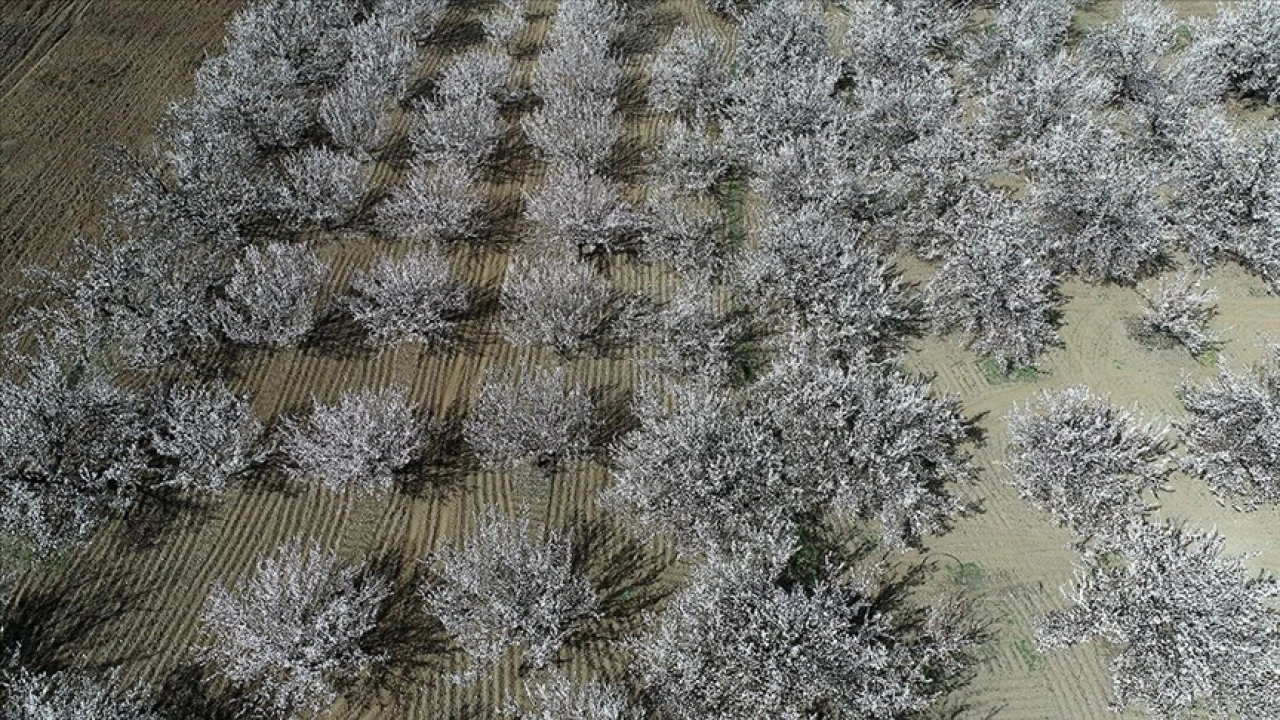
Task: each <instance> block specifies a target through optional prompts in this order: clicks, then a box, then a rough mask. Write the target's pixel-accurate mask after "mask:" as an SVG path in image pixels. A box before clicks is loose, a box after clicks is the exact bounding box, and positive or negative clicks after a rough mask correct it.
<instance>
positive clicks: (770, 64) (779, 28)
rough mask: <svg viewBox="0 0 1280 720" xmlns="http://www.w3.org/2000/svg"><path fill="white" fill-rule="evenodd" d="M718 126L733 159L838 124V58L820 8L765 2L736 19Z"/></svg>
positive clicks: (790, 0)
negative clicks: (734, 155)
mask: <svg viewBox="0 0 1280 720" xmlns="http://www.w3.org/2000/svg"><path fill="white" fill-rule="evenodd" d="M734 64H735V66H736V68H737V72H736V73H734V74H733V76H732V77H731V79H730V83H729V98H730V99H729V102H728V106H727V108H726V110H725V116H724V120H723V129H724V133H725V137H726V139H727V142H728V145H729V146H730V147H731V148H733V149H734V150H735V152H736V153H737V155H738V156H739V157H743V158H745V157H752V156H755V155H756V154H762V155H767V154H768V153H770V152H772V151H773V150H774V148H776V147H777V145H778V144H779V143H781V142H783V141H784V140H786V139H788V138H795V137H800V136H803V135H808V134H811V133H814V132H816V131H818V130H819V129H820V128H823V127H826V126H829V125H831V124H838V123H839V122H840V120H839V118H840V116H841V115H842V114H843V109H842V108H841V107H840V105H839V102H838V101H837V100H836V98H835V88H836V83H837V81H838V80H839V79H840V60H839V59H838V58H837V57H836V56H835V55H834V54H833V53H832V52H831V44H830V42H829V40H828V27H827V23H826V20H825V18H824V16H823V14H822V8H821V6H820V5H819V4H818V3H816V2H811V1H809V0H769V1H768V2H763V3H759V4H757V5H756V6H754V7H753V8H751V10H750V11H749V12H747V13H746V14H745V15H744V16H743V18H742V24H741V28H740V31H739V33H738V42H737V47H736V50H735V56H734Z"/></svg>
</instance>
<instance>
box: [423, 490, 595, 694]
mask: <svg viewBox="0 0 1280 720" xmlns="http://www.w3.org/2000/svg"><path fill="white" fill-rule="evenodd" d="M428 563H429V566H430V568H431V569H432V570H433V571H434V572H435V574H436V576H437V577H436V580H435V582H432V583H430V584H428V585H425V586H423V588H422V596H423V599H424V600H425V601H426V604H427V609H428V610H429V611H430V612H431V613H432V614H433V615H435V616H436V617H437V618H439V619H440V622H441V623H442V624H443V625H444V627H445V629H446V630H448V631H449V633H450V634H451V635H453V637H454V638H455V639H456V640H457V642H458V644H459V645H460V646H462V649H463V650H464V651H465V652H466V654H467V657H468V659H469V661H470V662H469V667H468V668H467V670H466V671H465V672H463V673H461V674H460V675H458V676H456V677H455V680H457V681H468V680H472V679H475V678H476V677H477V676H478V675H479V674H481V673H483V672H485V671H487V670H488V669H489V668H490V667H492V666H493V665H494V664H496V663H497V662H498V661H499V660H500V659H501V658H502V656H503V655H504V654H505V653H506V652H507V651H508V650H509V649H512V648H517V647H518V648H519V649H520V650H521V656H522V659H523V662H524V664H525V665H526V666H531V667H535V668H540V667H543V666H545V665H546V664H547V663H549V662H550V661H551V660H552V659H553V658H554V657H555V655H556V654H557V653H558V652H559V651H560V648H561V647H562V646H563V645H564V644H565V642H566V641H567V640H568V639H569V638H570V637H571V636H572V635H573V633H574V631H575V630H578V629H580V628H581V624H582V622H584V621H586V620H589V619H591V618H592V617H594V616H595V615H596V611H597V608H598V606H599V598H598V596H597V594H596V590H595V588H594V587H593V586H592V585H591V583H590V582H589V581H588V580H587V578H586V577H585V576H584V575H583V574H582V572H581V570H580V569H579V568H578V567H577V565H576V563H575V562H574V557H573V548H572V544H571V543H570V541H569V538H567V537H565V536H563V535H560V534H559V533H555V532H546V533H545V534H544V535H543V536H542V537H535V536H534V533H533V531H531V529H530V525H529V515H528V512H527V510H526V511H525V512H523V513H522V514H521V515H520V516H519V517H518V518H515V519H511V518H508V517H506V516H505V515H503V514H501V513H500V512H498V510H497V509H496V508H494V507H492V506H491V507H489V508H486V509H485V510H484V511H483V512H482V513H481V514H480V515H479V516H478V517H477V518H476V528H475V530H474V532H473V534H472V535H471V536H470V537H468V538H467V539H466V540H465V541H464V542H463V543H462V545H461V546H455V545H452V544H446V545H445V546H444V547H442V548H441V549H440V550H439V551H438V552H436V553H435V554H434V555H433V556H432V557H431V558H430V559H429V560H428Z"/></svg>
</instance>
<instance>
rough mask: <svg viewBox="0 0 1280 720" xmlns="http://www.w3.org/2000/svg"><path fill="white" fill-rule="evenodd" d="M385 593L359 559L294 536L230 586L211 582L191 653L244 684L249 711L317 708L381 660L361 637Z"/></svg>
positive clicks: (309, 713)
mask: <svg viewBox="0 0 1280 720" xmlns="http://www.w3.org/2000/svg"><path fill="white" fill-rule="evenodd" d="M389 594H390V590H389V588H388V587H387V584H386V582H385V581H383V580H381V579H380V578H376V577H372V576H370V575H369V573H368V571H367V569H366V568H365V567H364V566H345V565H343V564H342V562H341V561H340V560H339V559H338V556H337V555H336V554H334V553H332V552H327V551H325V550H322V549H321V548H320V546H319V545H318V544H315V543H312V544H311V545H309V546H308V545H304V544H303V543H302V542H299V541H296V540H295V541H293V542H290V543H286V544H285V545H282V546H280V548H279V549H278V550H277V551H276V553H275V554H274V555H272V556H270V557H265V558H262V559H260V560H259V561H258V565H257V568H256V569H255V570H254V572H253V573H252V574H250V575H249V576H248V577H246V578H244V579H243V580H242V581H241V582H240V583H238V584H237V585H235V586H234V587H229V586H226V585H223V584H221V583H216V584H214V586H213V587H212V589H211V590H210V591H209V597H208V599H207V600H206V601H205V605H204V610H203V612H202V613H201V616H200V623H201V628H202V631H203V634H204V637H205V642H204V644H203V645H201V646H199V647H198V652H199V655H200V657H201V658H202V659H203V660H204V661H205V662H207V663H209V664H210V665H211V666H212V667H213V669H214V671H215V672H216V673H217V674H218V675H219V676H221V677H223V678H226V679H227V680H229V681H231V682H232V683H234V684H235V685H237V686H239V687H240V688H242V689H243V690H244V691H246V693H247V694H248V698H247V701H248V703H249V704H250V708H249V710H250V711H257V712H261V713H264V714H269V715H271V716H273V717H289V716H293V715H295V714H297V715H302V716H306V717H315V716H317V715H319V714H320V713H322V712H324V711H325V710H326V709H328V707H329V706H330V705H332V704H333V702H334V700H336V699H337V695H338V689H339V687H340V686H341V685H342V684H343V683H346V682H348V681H350V680H352V679H353V678H357V677H359V676H360V675H361V674H363V673H365V672H367V671H368V670H369V669H370V668H371V667H372V666H373V665H374V664H375V663H376V662H377V661H378V660H379V658H378V656H376V655H373V654H371V653H370V652H369V651H368V650H366V649H365V648H364V647H362V646H361V643H362V641H363V639H364V638H365V636H366V635H368V633H369V631H371V630H372V629H373V627H374V624H375V621H376V618H377V615H378V610H379V606H380V605H381V604H382V601H383V600H385V599H386V597H387V596H388V595H389Z"/></svg>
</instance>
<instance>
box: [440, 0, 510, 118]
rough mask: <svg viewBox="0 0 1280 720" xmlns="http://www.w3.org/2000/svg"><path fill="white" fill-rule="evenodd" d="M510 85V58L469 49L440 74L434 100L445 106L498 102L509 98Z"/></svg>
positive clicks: (482, 50) (486, 51)
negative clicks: (448, 104)
mask: <svg viewBox="0 0 1280 720" xmlns="http://www.w3.org/2000/svg"><path fill="white" fill-rule="evenodd" d="M499 4H501V3H499ZM511 82H512V77H511V58H509V57H507V56H505V55H502V54H499V53H494V52H492V51H489V50H484V49H481V50H469V51H467V52H465V53H462V54H461V55H459V56H458V58H457V59H456V60H454V61H453V62H452V63H451V64H450V65H449V66H448V67H447V68H445V69H444V72H442V73H440V77H439V78H438V79H437V80H436V88H435V90H436V97H437V98H439V99H440V101H441V102H442V103H446V104H447V103H462V104H473V103H475V102H476V101H478V100H482V99H486V98H487V99H490V100H495V101H497V100H502V99H503V98H506V97H509V96H510V94H511Z"/></svg>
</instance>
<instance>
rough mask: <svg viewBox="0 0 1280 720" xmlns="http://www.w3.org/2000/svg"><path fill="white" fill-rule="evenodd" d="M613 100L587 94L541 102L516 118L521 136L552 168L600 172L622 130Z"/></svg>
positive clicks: (604, 166) (604, 167) (603, 168)
mask: <svg viewBox="0 0 1280 720" xmlns="http://www.w3.org/2000/svg"><path fill="white" fill-rule="evenodd" d="M616 107H617V102H616V101H615V100H614V99H613V98H612V97H608V98H596V97H593V96H590V95H585V96H582V97H574V98H568V99H565V100H562V101H559V102H548V103H545V104H544V105H543V106H542V108H541V109H539V110H537V111H536V112H534V113H532V114H530V115H526V116H525V117H524V118H523V119H522V120H521V121H520V127H521V128H523V129H524V134H525V137H527V138H528V139H529V143H530V144H532V145H533V146H534V147H535V148H537V149H538V154H539V155H541V156H542V159H543V160H544V161H545V162H546V163H547V164H548V165H550V166H552V167H553V168H565V167H572V168H579V169H581V170H586V171H588V172H591V173H597V172H603V171H604V170H605V169H606V167H607V165H608V160H609V153H610V152H611V151H612V150H613V145H614V143H615V142H616V141H617V140H618V136H619V135H621V133H622V120H621V119H619V118H618V117H617V116H616V115H614V110H615V108H616Z"/></svg>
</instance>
